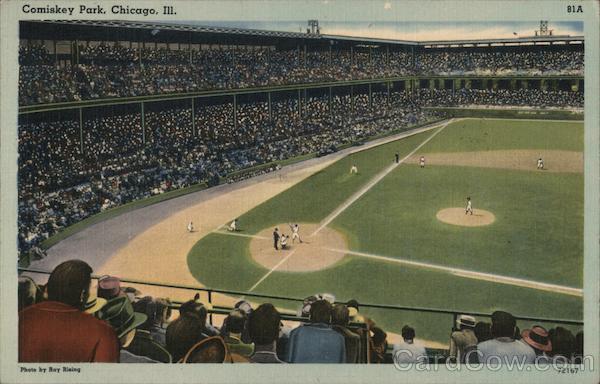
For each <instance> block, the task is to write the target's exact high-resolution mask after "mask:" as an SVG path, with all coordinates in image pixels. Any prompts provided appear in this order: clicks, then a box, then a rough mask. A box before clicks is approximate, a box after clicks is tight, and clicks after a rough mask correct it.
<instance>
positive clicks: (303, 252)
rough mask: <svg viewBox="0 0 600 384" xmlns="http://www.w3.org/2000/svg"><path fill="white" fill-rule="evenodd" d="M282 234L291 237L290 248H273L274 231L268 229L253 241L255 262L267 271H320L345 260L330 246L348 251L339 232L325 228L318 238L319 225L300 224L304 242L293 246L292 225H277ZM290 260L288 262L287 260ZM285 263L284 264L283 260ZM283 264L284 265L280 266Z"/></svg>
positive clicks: (251, 250) (251, 252) (252, 252)
mask: <svg viewBox="0 0 600 384" xmlns="http://www.w3.org/2000/svg"><path fill="white" fill-rule="evenodd" d="M277 227H278V228H279V229H280V232H281V233H283V234H286V235H288V236H290V239H289V240H288V247H287V249H280V250H275V247H274V246H273V235H272V234H273V228H266V229H264V230H263V231H261V232H259V233H258V236H257V237H254V238H253V239H252V241H251V242H250V254H251V255H252V258H253V259H254V261H256V262H257V263H259V264H260V265H262V266H263V267H265V268H267V269H269V270H270V269H272V268H274V267H275V266H277V271H280V272H308V271H318V270H321V269H324V268H327V267H329V266H332V265H333V264H335V263H337V262H338V261H340V260H341V259H343V258H344V254H343V253H341V252H333V251H330V250H327V249H325V248H326V247H329V248H335V249H347V246H346V239H345V238H344V236H342V234H340V233H339V232H338V231H336V230H335V229H331V228H323V229H322V230H321V231H319V233H317V234H316V235H314V236H310V237H309V235H308V234H310V233H313V232H314V231H315V229H317V225H315V224H306V223H300V229H301V231H300V235H301V238H302V240H303V242H302V243H299V242H298V241H296V242H295V243H292V238H291V230H290V229H289V227H288V224H279V225H278V226H277ZM286 258H287V259H286ZM284 259H285V261H284V262H283V263H281V262H282V260H284ZM279 263H281V265H278V264H279Z"/></svg>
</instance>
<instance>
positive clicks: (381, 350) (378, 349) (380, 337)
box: [370, 326, 388, 364]
mask: <svg viewBox="0 0 600 384" xmlns="http://www.w3.org/2000/svg"><path fill="white" fill-rule="evenodd" d="M371 333H372V335H371V340H370V341H371V356H370V357H371V360H370V361H371V363H372V364H383V363H385V362H386V361H385V354H386V352H387V347H388V342H387V333H385V331H384V330H383V329H381V328H379V327H375V326H374V327H372V328H371Z"/></svg>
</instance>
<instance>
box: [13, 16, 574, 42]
mask: <svg viewBox="0 0 600 384" xmlns="http://www.w3.org/2000/svg"><path fill="white" fill-rule="evenodd" d="M22 25H25V26H27V25H28V26H29V27H25V28H23V27H22V29H21V36H24V37H27V36H34V37H30V38H38V39H43V38H44V39H48V36H52V35H53V34H54V33H59V34H60V35H61V36H62V38H65V39H68V38H72V39H80V40H85V39H88V40H92V39H93V38H94V37H93V36H94V35H96V32H95V31H97V30H98V29H99V28H108V29H109V31H110V30H112V31H114V34H110V35H111V36H108V35H106V34H102V35H100V36H102V39H110V38H117V37H119V36H121V38H122V35H125V36H127V37H128V38H136V39H138V40H143V39H152V40H161V39H165V40H169V41H176V40H180V39H181V38H182V35H185V36H187V37H188V38H187V39H186V40H185V41H191V42H198V40H202V41H207V42H212V43H217V42H219V41H220V39H223V40H225V41H226V42H229V43H237V44H243V43H244V42H247V43H249V42H252V43H257V42H258V43H262V44H268V43H269V42H271V43H272V40H271V39H278V40H280V41H288V42H292V41H293V42H294V43H296V42H297V41H298V40H311V41H313V42H314V43H316V44H322V45H329V44H331V43H336V42H337V43H342V44H353V43H358V44H362V45H365V46H369V45H374V46H377V45H386V44H387V45H402V46H413V47H424V48H446V47H486V46H495V45H496V46H511V45H535V44H556V43H561V44H573V43H576V44H582V43H583V42H584V38H583V36H557V35H550V36H530V37H515V38H498V39H470V40H435V41H410V40H395V39H380V38H370V37H359V36H342V35H328V34H311V33H303V32H282V31H268V30H260V29H243V28H231V27H216V26H197V25H186V24H173V23H171V24H167V23H159V22H139V21H124V20H43V21H23V22H22ZM66 25H69V26H71V27H72V29H73V30H71V31H69V30H67V29H65V28H64V27H65V26H66ZM69 29H71V28H69ZM41 36H43V37H41ZM191 36H194V37H196V36H203V37H206V39H204V38H203V39H195V38H192V37H191ZM243 40H245V41H243Z"/></svg>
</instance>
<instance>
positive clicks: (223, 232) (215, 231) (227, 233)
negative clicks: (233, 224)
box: [211, 229, 269, 240]
mask: <svg viewBox="0 0 600 384" xmlns="http://www.w3.org/2000/svg"><path fill="white" fill-rule="evenodd" d="M211 233H216V234H219V235H225V236H239V237H249V238H251V239H261V240H268V239H269V238H268V237H265V236H259V235H246V234H244V233H235V232H229V231H227V232H225V231H220V230H218V229H215V230H214V231H211Z"/></svg>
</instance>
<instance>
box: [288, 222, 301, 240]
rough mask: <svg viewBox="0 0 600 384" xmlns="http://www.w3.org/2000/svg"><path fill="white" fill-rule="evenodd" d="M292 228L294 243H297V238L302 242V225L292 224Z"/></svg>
mask: <svg viewBox="0 0 600 384" xmlns="http://www.w3.org/2000/svg"><path fill="white" fill-rule="evenodd" d="M290 229H291V230H292V243H295V242H296V239H298V241H299V242H300V243H302V239H301V238H300V226H299V225H298V224H294V225H292V224H290Z"/></svg>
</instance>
